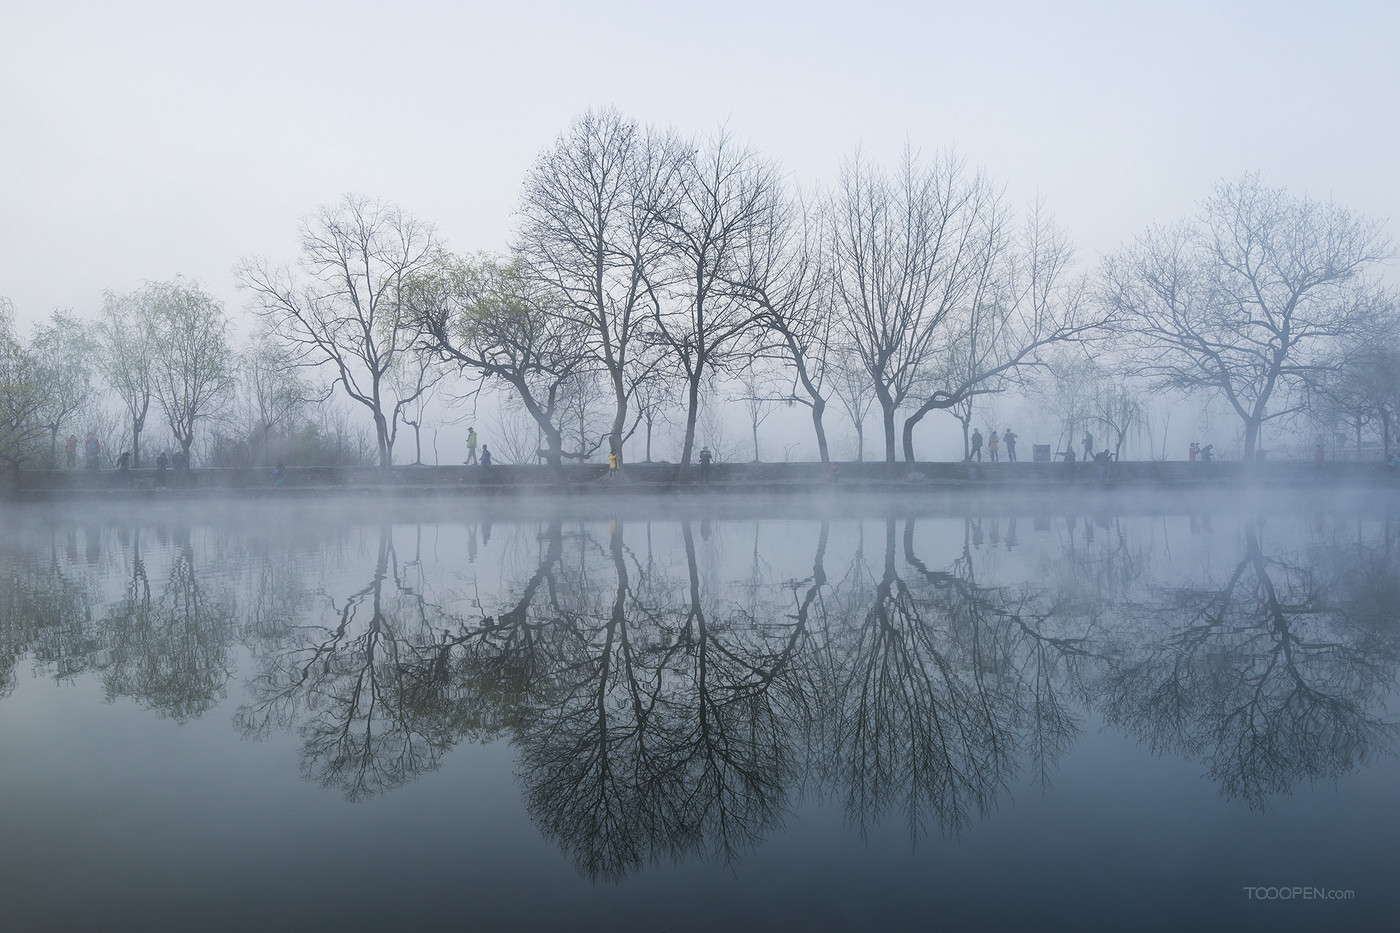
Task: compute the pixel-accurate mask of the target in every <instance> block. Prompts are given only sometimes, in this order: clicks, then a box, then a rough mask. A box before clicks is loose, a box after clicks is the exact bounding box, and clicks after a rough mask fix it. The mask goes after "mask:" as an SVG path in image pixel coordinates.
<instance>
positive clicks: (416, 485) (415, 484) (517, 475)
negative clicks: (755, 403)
mask: <svg viewBox="0 0 1400 933" xmlns="http://www.w3.org/2000/svg"><path fill="white" fill-rule="evenodd" d="M834 466H835V470H834V471H830V470H829V469H828V467H827V465H826V464H822V463H806V462H804V463H717V464H714V465H713V466H711V468H710V476H709V479H708V480H707V481H702V479H701V476H700V468H699V467H698V466H695V465H692V466H690V467H688V468H687V469H686V471H685V475H684V478H681V475H680V469H679V467H678V466H677V465H676V464H671V463H634V464H627V465H625V466H624V467H623V469H622V472H621V474H620V475H619V476H618V477H616V478H614V479H609V478H608V476H607V471H608V468H607V466H606V464H571V465H568V466H565V467H564V469H563V477H564V482H563V483H559V482H556V481H555V477H552V476H551V474H550V472H549V470H548V469H547V468H546V467H544V466H536V465H492V466H490V467H484V468H483V467H479V466H471V467H468V466H455V465H454V466H396V467H394V468H393V470H392V472H391V473H390V475H389V476H388V477H385V476H384V475H383V474H382V473H381V471H379V470H378V469H376V468H373V467H287V468H285V469H284V470H283V471H282V474H281V476H280V477H279V476H275V475H274V474H273V471H272V469H271V468H262V469H209V470H201V469H196V470H192V471H190V472H188V473H187V474H186V475H185V477H184V482H183V483H182V484H181V485H179V486H176V485H174V474H173V472H167V474H166V479H167V481H168V483H169V485H166V486H163V487H158V486H157V485H156V472H155V471H154V470H149V469H142V470H131V471H129V472H128V473H127V474H125V475H124V474H121V473H118V472H117V471H115V470H102V471H98V472H88V471H85V470H34V471H23V472H21V473H20V474H19V482H18V487H16V486H15V484H14V477H13V474H11V476H9V477H7V478H6V481H5V483H4V485H3V487H0V488H3V490H4V495H5V497H6V498H7V499H9V500H11V501H16V500H18V501H53V500H69V499H91V498H94V497H99V498H128V497H133V498H147V497H170V498H181V497H194V498H203V497H206V496H228V495H234V496H253V497H267V498H280V497H290V498H302V497H307V496H315V495H317V494H344V493H348V492H357V491H361V492H365V493H372V494H375V495H448V496H466V497H471V496H502V495H506V496H509V495H531V496H540V495H547V496H590V495H601V496H616V495H619V494H620V495H641V494H647V495H714V494H719V493H724V494H740V495H743V494H762V495H794V494H799V495H800V494H802V493H805V492H815V491H823V492H824V493H830V492H832V491H835V490H842V491H843V492H856V491H862V492H865V491H869V492H880V491H884V492H892V493H900V494H911V493H918V492H919V491H939V492H950V491H954V490H977V491H982V492H990V491H994V490H997V489H1005V490H1011V489H1019V490H1025V489H1037V488H1040V489H1045V490H1051V491H1053V490H1067V489H1070V488H1085V489H1088V488H1096V487H1100V488H1102V487H1111V488H1120V487H1122V488H1134V487H1140V488H1142V487H1171V488H1183V489H1190V488H1203V489H1209V488H1230V487H1234V486H1240V485H1246V484H1247V485H1251V486H1255V485H1257V486H1263V487H1272V488H1280V487H1281V488H1341V487H1354V486H1365V487H1369V488H1376V487H1381V488H1386V487H1389V488H1397V489H1400V470H1397V469H1395V468H1391V467H1387V466H1385V465H1384V464H1380V463H1327V464H1324V465H1322V466H1321V467H1319V466H1318V465H1317V464H1314V463H1305V462H1266V463H1257V464H1252V465H1251V466H1252V469H1251V470H1249V471H1248V472H1246V471H1244V470H1243V469H1242V467H1243V464H1240V463H1238V462H1230V461H1216V462H1213V463H1187V462H1181V461H1126V462H1123V463H1114V464H1111V465H1110V467H1109V468H1108V470H1107V471H1106V474H1105V475H1102V476H1101V475H1100V471H1099V467H1098V465H1097V464H1094V463H1076V464H1073V465H1071V466H1067V465H1066V464H1063V463H915V464H905V463H897V464H894V465H892V466H891V465H889V464H885V463H871V462H864V463H837V464H835V465H834ZM833 474H834V475H833Z"/></svg>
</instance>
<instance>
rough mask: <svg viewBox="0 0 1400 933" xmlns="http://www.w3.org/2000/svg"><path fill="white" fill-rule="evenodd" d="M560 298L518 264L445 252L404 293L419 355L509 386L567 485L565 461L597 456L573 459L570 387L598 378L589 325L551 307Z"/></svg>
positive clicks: (576, 454) (576, 453) (583, 452)
mask: <svg viewBox="0 0 1400 933" xmlns="http://www.w3.org/2000/svg"><path fill="white" fill-rule="evenodd" d="M554 294H555V293H553V292H552V291H549V290H544V289H541V288H540V287H539V286H538V284H537V283H534V282H533V281H532V280H531V278H530V277H529V276H527V275H525V274H524V273H523V271H522V270H521V268H520V266H519V265H518V264H513V263H510V262H503V261H500V260H496V259H492V258H490V257H485V256H482V257H476V258H468V257H462V256H456V255H453V254H452V253H449V252H447V251H445V250H439V251H438V252H437V253H435V255H434V257H433V262H432V263H431V265H430V266H428V267H426V268H424V269H422V270H420V271H419V272H417V273H415V274H414V275H413V276H411V277H410V278H409V279H408V280H407V282H406V284H405V289H404V298H405V307H406V309H407V310H408V313H409V315H410V320H411V322H412V326H413V327H414V328H415V329H416V330H417V331H418V333H419V334H420V337H419V347H420V348H421V349H422V350H424V351H425V352H427V353H429V354H431V355H433V356H435V357H437V358H438V359H439V360H441V361H442V362H444V363H447V364H449V365H452V366H455V367H457V368H458V369H459V370H460V371H462V372H463V373H465V374H467V375H470V376H473V377H476V378H482V379H486V380H488V381H490V382H495V383H503V384H505V385H506V386H508V387H509V388H510V389H511V391H512V394H513V397H514V399H515V401H517V402H518V403H519V404H520V405H521V406H522V407H523V408H524V409H525V411H526V413H527V414H529V416H530V418H531V419H532V420H533V421H534V422H535V424H536V425H537V426H538V428H539V431H540V437H541V438H542V439H543V442H544V447H543V449H541V450H540V451H539V453H540V455H541V456H543V457H544V458H545V462H546V463H548V464H549V467H550V470H551V472H552V473H553V474H554V476H555V478H556V480H562V477H563V473H562V464H563V461H564V459H566V458H567V459H584V458H586V457H587V456H588V455H589V454H591V453H592V450H590V449H587V448H583V447H581V448H579V449H577V450H571V451H566V450H565V442H564V431H563V428H562V426H561V424H560V421H561V414H562V411H561V409H562V406H563V404H564V402H565V400H566V398H567V397H568V396H569V394H570V390H571V387H572V386H573V385H574V384H575V383H577V382H578V381H579V380H581V379H586V378H588V377H589V376H591V375H592V374H593V372H594V370H593V365H594V362H593V360H592V358H591V356H590V355H589V354H588V352H587V351H586V349H585V343H586V340H587V332H586V325H585V324H584V323H583V322H581V321H578V320H575V319H573V318H571V317H570V316H569V315H567V314H562V313H560V312H559V310H558V309H557V308H556V307H553V306H551V305H549V304H548V302H549V301H550V299H551V297H552V296H553V295H554Z"/></svg>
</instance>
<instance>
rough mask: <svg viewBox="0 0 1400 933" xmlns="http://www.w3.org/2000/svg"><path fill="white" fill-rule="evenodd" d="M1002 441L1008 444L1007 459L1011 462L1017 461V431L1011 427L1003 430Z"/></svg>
mask: <svg viewBox="0 0 1400 933" xmlns="http://www.w3.org/2000/svg"><path fill="white" fill-rule="evenodd" d="M1001 440H1002V443H1004V444H1005V445H1006V459H1007V461H1008V462H1010V463H1015V462H1016V433H1015V432H1014V431H1012V430H1011V429H1010V428H1007V429H1006V430H1005V431H1002V432H1001Z"/></svg>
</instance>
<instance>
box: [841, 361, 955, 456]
mask: <svg viewBox="0 0 1400 933" xmlns="http://www.w3.org/2000/svg"><path fill="white" fill-rule="evenodd" d="M832 369H833V370H834V372H835V378H834V379H832V392H833V393H834V394H835V395H836V398H837V399H838V400H840V402H841V407H842V408H844V409H845V410H846V415H847V417H849V418H850V419H851V426H852V427H854V428H855V430H856V460H857V461H862V460H864V459H865V418H866V416H867V415H868V414H870V406H871V405H873V404H875V392H874V389H873V388H872V387H871V385H870V380H868V379H866V378H865V370H864V368H863V367H862V366H861V365H860V361H859V360H857V359H855V358H854V357H853V356H851V355H850V354H845V355H843V356H841V357H840V358H839V359H838V360H837V363H836V365H835V366H834V367H832ZM964 433H966V432H964Z"/></svg>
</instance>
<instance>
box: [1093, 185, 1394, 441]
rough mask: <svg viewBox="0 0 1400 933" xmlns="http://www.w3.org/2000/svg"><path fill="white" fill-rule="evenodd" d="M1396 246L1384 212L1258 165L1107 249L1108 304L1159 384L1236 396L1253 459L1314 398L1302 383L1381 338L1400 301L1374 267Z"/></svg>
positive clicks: (1235, 405) (1234, 402) (1311, 381)
mask: <svg viewBox="0 0 1400 933" xmlns="http://www.w3.org/2000/svg"><path fill="white" fill-rule="evenodd" d="M1393 254H1394V251H1393V249H1392V247H1391V243H1390V241H1389V239H1388V238H1387V237H1386V236H1385V235H1384V234H1383V233H1382V228H1381V223H1380V222H1379V221H1376V220H1372V219H1368V218H1365V217H1363V216H1361V215H1357V214H1353V213H1351V212H1350V211H1348V210H1346V209H1345V208H1343V207H1341V206H1340V205H1337V204H1335V203H1332V202H1330V201H1328V202H1319V201H1314V200H1312V199H1310V198H1299V197H1294V196H1292V195H1290V194H1288V192H1287V191H1285V190H1284V189H1282V188H1270V187H1267V186H1266V185H1264V184H1263V182H1262V181H1261V180H1260V177H1259V176H1258V175H1257V174H1252V175H1246V176H1244V177H1243V178H1241V179H1240V180H1238V181H1233V182H1222V183H1220V184H1217V185H1216V186H1215V188H1214V189H1213V191H1212V192H1211V195H1210V197H1209V198H1207V199H1206V201H1205V203H1204V204H1203V205H1202V210H1201V213H1200V214H1199V215H1198V216H1197V217H1196V218H1194V219H1191V220H1187V221H1183V222H1181V223H1178V224H1177V225H1175V226H1173V227H1165V228H1164V227H1152V228H1150V229H1149V230H1148V231H1147V232H1146V233H1145V234H1143V235H1142V236H1140V237H1138V238H1137V240H1136V241H1135V242H1134V243H1133V244H1132V245H1131V246H1129V247H1128V248H1126V249H1125V250H1123V251H1122V252H1120V253H1118V254H1117V255H1115V256H1113V257H1111V258H1110V259H1109V260H1108V261H1107V262H1106V263H1105V266H1104V270H1103V276H1102V280H1101V286H1102V300H1103V301H1104V302H1106V303H1108V304H1109V305H1111V306H1112V307H1113V308H1115V309H1116V310H1118V311H1120V312H1121V313H1123V314H1124V315H1125V320H1124V322H1123V329H1122V334H1123V337H1124V338H1125V339H1126V340H1128V341H1131V342H1132V343H1133V345H1135V346H1136V347H1138V348H1139V350H1140V356H1141V359H1142V364H1141V368H1142V373H1143V374H1144V375H1145V376H1147V377H1148V378H1149V379H1150V380H1151V381H1152V383H1153V385H1154V386H1156V387H1159V388H1164V389H1177V390H1182V391H1188V392H1194V391H1203V392H1207V393H1210V394H1211V395H1214V396H1219V397H1221V398H1223V399H1224V400H1225V401H1226V402H1227V403H1228V404H1229V406H1230V408H1231V409H1232V410H1233V411H1234V413H1235V415H1236V416H1237V417H1238V418H1239V420H1240V424H1241V426H1242V427H1243V429H1244V458H1245V460H1246V461H1252V460H1253V459H1254V452H1255V449H1256V447H1257V445H1258V440H1259V431H1260V428H1261V427H1262V426H1263V425H1264V423H1265V422H1266V421H1269V420H1271V419H1274V418H1279V417H1283V416H1286V415H1288V414H1291V413H1293V412H1295V411H1297V410H1298V409H1299V407H1300V406H1301V405H1303V404H1304V403H1305V400H1306V396H1305V393H1304V392H1303V391H1302V390H1303V389H1304V388H1305V387H1306V386H1308V385H1311V384H1314V383H1316V382H1317V380H1318V379H1319V377H1321V376H1322V375H1323V374H1324V373H1326V372H1328V371H1331V370H1333V369H1335V367H1336V366H1337V365H1339V357H1338V356H1337V354H1336V351H1337V349H1338V348H1339V345H1340V344H1341V342H1342V341H1344V340H1348V342H1350V343H1351V345H1358V344H1359V343H1360V342H1361V340H1360V339H1358V338H1362V339H1364V338H1365V337H1367V336H1371V335H1375V334H1376V333H1377V331H1376V330H1375V327H1376V322H1377V321H1378V320H1379V318H1378V317H1377V315H1378V312H1380V311H1381V310H1382V309H1384V308H1385V307H1386V306H1387V305H1389V304H1392V303H1393V301H1394V299H1393V297H1392V295H1391V293H1390V292H1389V291H1388V290H1386V289H1384V288H1382V287H1381V286H1380V285H1379V284H1378V283H1377V282H1376V281H1375V280H1374V279H1372V278H1371V277H1370V273H1371V272H1372V270H1374V269H1375V267H1376V266H1377V265H1378V264H1379V263H1381V262H1383V261H1385V260H1387V259H1388V258H1390V257H1391V256H1392V255H1393Z"/></svg>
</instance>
